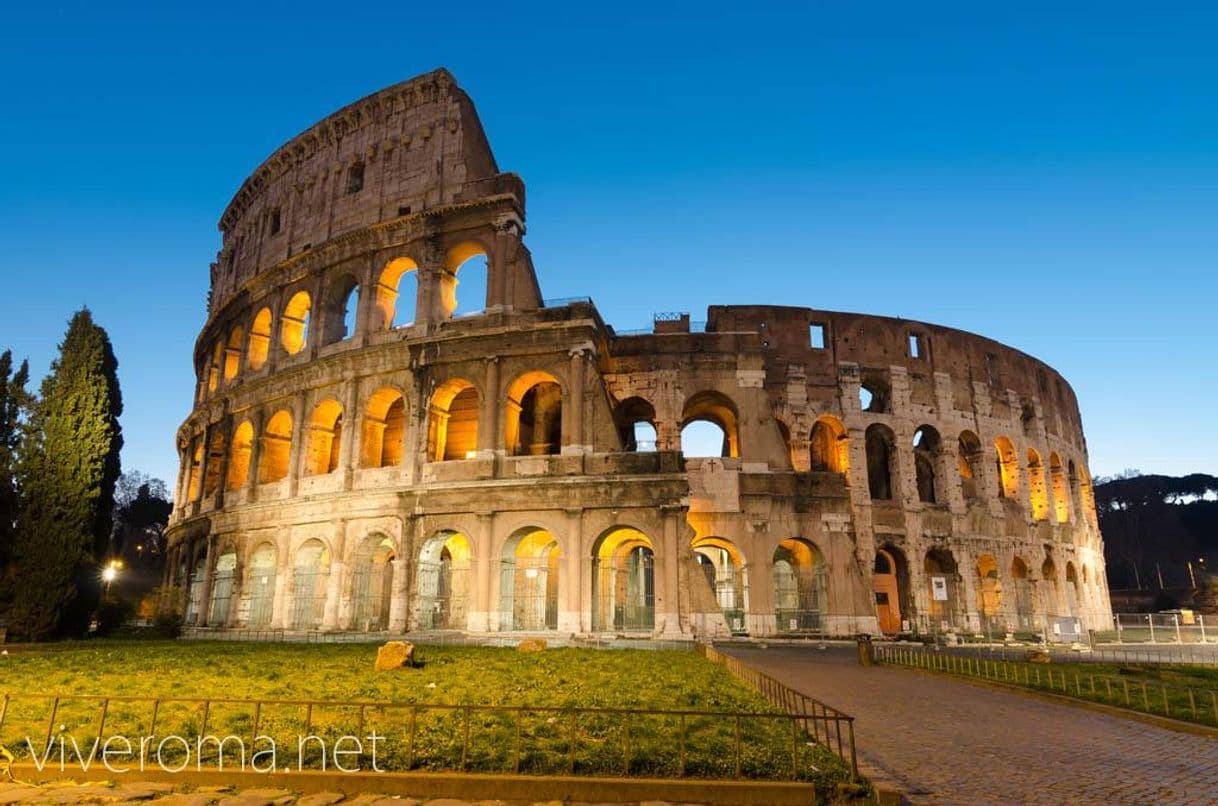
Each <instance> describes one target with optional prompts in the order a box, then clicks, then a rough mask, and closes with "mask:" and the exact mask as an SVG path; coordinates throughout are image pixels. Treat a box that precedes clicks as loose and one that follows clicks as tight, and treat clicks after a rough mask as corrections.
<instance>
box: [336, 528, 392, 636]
mask: <svg viewBox="0 0 1218 806" xmlns="http://www.w3.org/2000/svg"><path fill="white" fill-rule="evenodd" d="M396 560H397V549H396V547H395V546H394V544H393V540H391V539H390V538H389V537H387V536H386V535H383V534H381V533H379V532H378V533H374V534H370V535H368V536H367V537H365V538H364V539H363V540H361V541H360V542H359V546H358V548H357V550H356V552H355V556H354V557H353V558H352V568H351V591H350V594H351V596H350V601H351V613H350V619H349V621H348V623H347V629H350V630H358V631H362V632H373V631H379V630H385V629H388V627H389V605H390V602H391V601H392V598H393V597H392V593H393V592H392V586H393V574H394V563H395V561H396Z"/></svg>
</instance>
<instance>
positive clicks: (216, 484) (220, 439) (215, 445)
mask: <svg viewBox="0 0 1218 806" xmlns="http://www.w3.org/2000/svg"><path fill="white" fill-rule="evenodd" d="M225 448H226V445H225V439H224V432H223V431H221V430H220V429H219V428H213V429H212V432H211V436H210V438H209V440H208V445H207V475H206V476H205V478H204V479H203V497H204V498H207V497H208V496H210V495H212V494H213V493H215V491H216V490H218V489H220V481H221V476H220V469H221V468H222V467H224V452H225Z"/></svg>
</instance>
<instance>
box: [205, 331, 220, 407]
mask: <svg viewBox="0 0 1218 806" xmlns="http://www.w3.org/2000/svg"><path fill="white" fill-rule="evenodd" d="M223 366H224V342H222V341H217V342H216V345H215V347H213V348H212V351H211V363H210V364H209V365H208V368H207V392H208V394H211V393H212V392H214V391H216V389H217V388H219V386H220V374H221V370H222V368H223Z"/></svg>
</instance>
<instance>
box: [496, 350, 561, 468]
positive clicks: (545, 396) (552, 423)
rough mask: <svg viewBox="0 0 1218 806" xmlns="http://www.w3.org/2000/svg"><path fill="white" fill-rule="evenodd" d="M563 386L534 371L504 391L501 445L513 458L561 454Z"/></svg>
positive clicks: (545, 374) (544, 374) (551, 376)
mask: <svg viewBox="0 0 1218 806" xmlns="http://www.w3.org/2000/svg"><path fill="white" fill-rule="evenodd" d="M562 415H563V411H562V386H561V385H560V384H559V382H558V379H557V378H555V377H554V376H553V375H551V374H550V373H548V372H543V371H541V370H533V371H531V372H526V373H524V374H523V375H521V376H520V377H518V378H516V380H514V381H512V383H511V385H510V386H508V390H507V406H506V412H505V415H504V417H505V424H504V425H505V427H504V444H505V446H506V448H507V449H508V451H509V453H511V454H512V455H513V456H544V455H547V454H550V455H553V454H558V453H559V452H560V451H561V450H562Z"/></svg>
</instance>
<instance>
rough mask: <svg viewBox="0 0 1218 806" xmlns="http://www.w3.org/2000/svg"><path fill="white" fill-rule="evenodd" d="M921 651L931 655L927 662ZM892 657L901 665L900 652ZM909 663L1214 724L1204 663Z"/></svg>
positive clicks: (1210, 675) (1217, 701)
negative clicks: (1187, 664)
mask: <svg viewBox="0 0 1218 806" xmlns="http://www.w3.org/2000/svg"><path fill="white" fill-rule="evenodd" d="M923 654H928V655H931V656H933V659H931V660H929V661H928V660H927V659H926V658H925V657H923ZM893 657H894V660H897V662H899V663H902V664H905V663H906V661H905V660H903V657H904V656H903V655H901V654H897V655H894V656H893ZM913 657H914V662H913V664H912V665H915V666H921V667H923V668H926V667H925V664H926V663H928V662H929V663H930V664H931V666H930V668H932V669H933V670H935V671H942V672H948V673H950V674H962V675H966V676H970V677H981V678H985V679H988V680H996V681H998V682H1003V683H1010V684H1014V685H1019V686H1022V687H1024V688H1030V689H1036V690H1040V691H1052V692H1054V693H1057V694H1064V695H1068V696H1071V697H1077V698H1079V699H1084V700H1090V701H1092V702H1101V703H1105V704H1107V705H1116V706H1118V707H1121V708H1128V709H1130V710H1134V711H1142V712H1144V713H1150V714H1158V715H1162V716H1170V717H1173V718H1175V719H1182V720H1185V721H1188V722H1196V723H1198V724H1201V725H1218V669H1215V668H1212V667H1205V666H1180V665H1168V664H1135V663H1120V664H1117V663H1069V662H1066V663H1061V662H1057V661H1054V662H1052V663H1025V662H1022V661H1003V660H990V659H985V658H981V657H978V656H964V657H962V656H956V657H952V656H949V655H948V654H947V653H918V654H916V655H914V656H913Z"/></svg>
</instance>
